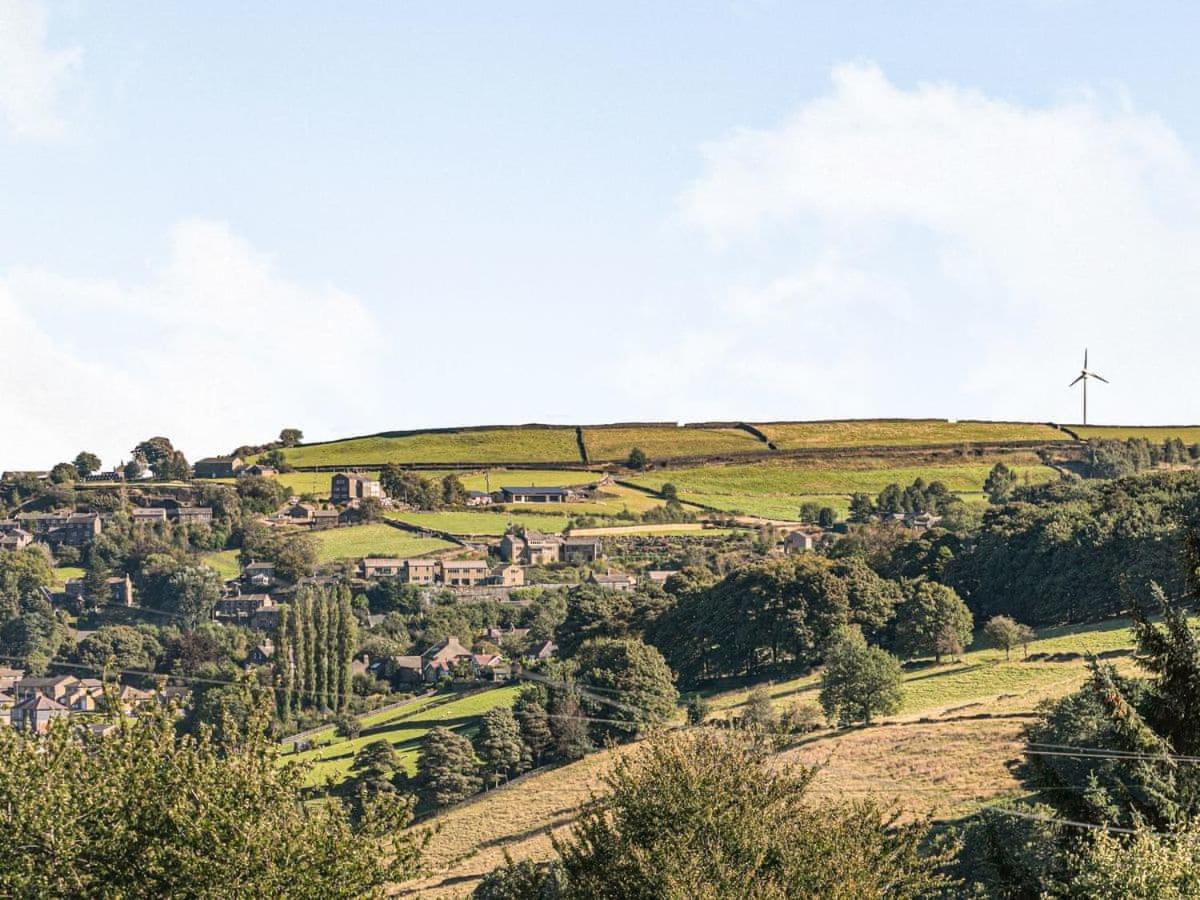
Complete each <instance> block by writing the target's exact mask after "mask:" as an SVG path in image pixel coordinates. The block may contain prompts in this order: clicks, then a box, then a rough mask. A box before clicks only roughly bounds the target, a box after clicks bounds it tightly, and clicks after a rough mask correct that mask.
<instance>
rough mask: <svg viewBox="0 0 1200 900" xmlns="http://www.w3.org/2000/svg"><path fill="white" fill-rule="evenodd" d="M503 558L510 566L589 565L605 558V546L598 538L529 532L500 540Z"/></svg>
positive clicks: (500, 551)
mask: <svg viewBox="0 0 1200 900" xmlns="http://www.w3.org/2000/svg"><path fill="white" fill-rule="evenodd" d="M497 549H498V552H499V554H500V558H501V559H502V560H504V561H505V562H509V563H521V564H523V565H526V566H544V565H549V564H552V563H559V562H563V563H570V564H572V565H586V564H587V563H594V562H595V561H596V560H598V559H600V557H601V556H603V555H604V545H603V544H602V543H601V541H600V538H597V537H562V536H561V535H557V534H542V533H541V532H539V531H525V532H524V533H523V534H518V533H515V532H509V533H508V534H506V535H504V537H502V538H501V539H500V544H499V547H498V548H497Z"/></svg>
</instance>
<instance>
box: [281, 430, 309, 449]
mask: <svg viewBox="0 0 1200 900" xmlns="http://www.w3.org/2000/svg"><path fill="white" fill-rule="evenodd" d="M302 440H304V432H303V431H301V430H300V429H299V428H284V429H283V430H282V431H280V432H279V443H281V444H283V446H285V447H295V446H296V445H297V444H299V443H300V442H301V441H302Z"/></svg>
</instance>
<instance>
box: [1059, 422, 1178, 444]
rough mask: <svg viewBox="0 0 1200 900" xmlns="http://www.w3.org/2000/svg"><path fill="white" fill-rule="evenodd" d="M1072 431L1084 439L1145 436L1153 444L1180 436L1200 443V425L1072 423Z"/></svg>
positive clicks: (1121, 439)
mask: <svg viewBox="0 0 1200 900" xmlns="http://www.w3.org/2000/svg"><path fill="white" fill-rule="evenodd" d="M1068 427H1069V428H1070V429H1071V430H1072V431H1074V432H1075V433H1076V434H1077V435H1079V436H1080V437H1081V438H1083V439H1084V440H1090V439H1092V438H1106V439H1108V440H1110V441H1124V440H1128V439H1129V438H1145V439H1146V440H1148V441H1150V442H1151V443H1153V444H1161V443H1162V442H1163V441H1168V440H1171V439H1172V438H1179V439H1180V440H1181V441H1183V442H1184V443H1185V444H1187V445H1188V446H1189V447H1190V446H1191V445H1192V444H1197V443H1200V425H1070V426H1068Z"/></svg>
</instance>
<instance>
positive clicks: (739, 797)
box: [476, 731, 954, 898]
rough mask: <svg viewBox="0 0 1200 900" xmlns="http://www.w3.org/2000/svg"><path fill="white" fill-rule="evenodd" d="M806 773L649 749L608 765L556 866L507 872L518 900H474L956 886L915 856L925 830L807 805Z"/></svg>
mask: <svg viewBox="0 0 1200 900" xmlns="http://www.w3.org/2000/svg"><path fill="white" fill-rule="evenodd" d="M815 771H816V770H815V769H807V768H804V767H800V766H795V765H789V764H787V763H781V762H780V761H779V760H778V759H776V758H774V757H772V755H771V753H770V752H769V748H767V747H766V746H765V745H763V744H762V743H761V742H755V741H751V740H746V739H745V738H744V737H743V736H739V735H737V734H736V733H717V732H713V731H706V732H701V733H694V732H693V733H685V734H674V735H663V736H660V737H659V738H656V739H654V740H652V741H651V742H650V744H649V745H648V746H647V747H646V748H645V749H644V750H643V751H642V752H639V753H638V754H631V755H629V756H625V757H622V758H621V759H619V760H618V761H617V762H616V765H615V768H614V770H613V771H612V772H611V773H610V774H609V775H608V776H606V778H605V782H606V787H607V791H605V794H604V796H603V798H602V799H601V800H599V801H598V802H597V803H596V804H594V805H593V806H589V807H588V808H587V809H586V810H585V812H584V813H583V815H582V816H581V818H580V820H579V821H578V822H577V823H576V824H575V825H574V827H573V829H572V831H571V833H570V834H569V835H568V836H567V837H566V838H563V839H555V840H554V848H555V851H556V853H557V855H558V864H557V865H551V866H550V867H548V868H546V869H543V870H535V871H530V870H529V867H526V869H525V870H524V872H523V873H522V874H523V875H524V878H522V879H517V878H516V875H517V874H518V873H516V872H514V871H513V868H515V867H510V868H509V869H508V871H507V875H508V880H509V882H510V883H512V882H518V883H520V882H523V884H521V888H520V889H521V891H523V893H509V894H486V893H485V894H477V895H476V896H477V897H478V896H484V897H487V896H492V897H496V896H499V897H506V896H507V897H522V898H535V897H548V896H558V897H569V898H585V897H632V898H652V897H653V898H657V897H665V898H682V897H753V898H784V897H884V896H887V897H898V898H899V897H905V898H908V897H923V896H935V895H939V893H940V892H943V891H946V892H948V891H949V889H950V888H952V887H953V886H954V885H953V883H952V882H951V881H950V879H949V878H947V877H946V876H945V875H943V874H941V872H940V871H939V869H940V867H941V866H942V865H944V864H945V863H946V862H947V861H948V859H949V858H950V856H951V855H952V854H951V852H950V848H949V847H948V846H947V845H946V844H945V843H943V842H940V841H937V840H934V841H932V842H931V847H930V849H929V850H923V846H924V843H925V842H926V840H927V836H928V834H929V827H928V824H927V823H925V822H923V821H917V822H912V823H908V824H904V825H901V824H899V823H898V822H897V821H896V817H895V816H893V815H888V814H887V813H885V812H883V811H882V810H881V809H880V808H878V807H877V806H875V805H874V804H873V803H871V802H869V801H866V802H861V801H860V802H856V803H850V802H844V803H838V802H829V801H825V800H822V801H821V802H812V801H811V800H810V799H809V797H808V789H809V785H810V784H811V782H812V778H813V775H814V773H815ZM556 882H557V890H555V888H556ZM491 883H492V884H494V883H495V882H491ZM480 890H481V891H482V890H484V889H483V888H482V887H481V889H480ZM552 891H553V893H551V892H552Z"/></svg>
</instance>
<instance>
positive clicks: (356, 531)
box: [313, 523, 455, 564]
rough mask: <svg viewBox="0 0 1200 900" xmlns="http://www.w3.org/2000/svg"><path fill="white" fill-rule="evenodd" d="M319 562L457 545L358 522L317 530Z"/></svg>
mask: <svg viewBox="0 0 1200 900" xmlns="http://www.w3.org/2000/svg"><path fill="white" fill-rule="evenodd" d="M313 536H314V537H315V538H316V539H317V545H318V558H317V562H318V563H320V564H323V563H328V562H333V561H334V560H336V559H361V558H362V557H364V556H399V557H406V556H422V555H424V554H426V553H436V552H437V551H439V550H450V549H452V548H453V547H454V546H455V545H454V544H451V543H450V542H448V541H443V540H439V539H438V538H426V537H418V536H416V535H413V534H409V533H407V532H404V531H401V530H400V529H399V528H393V527H392V526H391V525H383V524H378V523H377V524H374V525H355V526H353V527H350V528H331V529H329V530H328V531H317V532H314V534H313Z"/></svg>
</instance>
